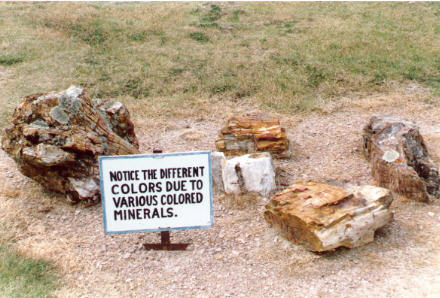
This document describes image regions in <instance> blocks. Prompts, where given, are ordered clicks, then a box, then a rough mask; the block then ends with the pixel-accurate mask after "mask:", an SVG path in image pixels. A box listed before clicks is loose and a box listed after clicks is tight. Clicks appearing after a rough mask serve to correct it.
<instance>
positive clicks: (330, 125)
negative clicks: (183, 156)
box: [0, 95, 440, 297]
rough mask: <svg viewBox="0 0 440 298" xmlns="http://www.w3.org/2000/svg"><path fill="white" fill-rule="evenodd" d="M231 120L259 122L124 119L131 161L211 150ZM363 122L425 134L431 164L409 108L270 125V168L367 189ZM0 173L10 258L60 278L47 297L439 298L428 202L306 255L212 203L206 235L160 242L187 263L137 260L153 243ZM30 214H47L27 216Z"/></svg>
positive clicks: (258, 211) (4, 165)
mask: <svg viewBox="0 0 440 298" xmlns="http://www.w3.org/2000/svg"><path fill="white" fill-rule="evenodd" d="M374 98H375V100H376V101H377V100H378V99H377V98H382V99H381V100H379V101H380V102H382V101H384V100H385V101H386V100H387V98H386V96H379V95H377V96H375V97H374ZM371 100H372V99H371ZM394 100H395V99H393V98H391V99H389V102H391V103H393V102H394ZM408 100H409V99H408ZM365 102H366V101H365ZM409 102H411V101H409ZM217 108H218V107H214V108H213V109H217ZM234 109H235V110H238V111H239V113H242V115H243V116H256V115H257V116H258V115H263V114H264V112H262V111H259V110H257V109H255V108H253V109H248V107H238V108H237V107H235V108H234V107H225V108H224V109H223V110H221V109H220V108H219V111H221V112H220V113H218V114H216V115H214V114H206V115H197V116H194V117H188V118H186V119H141V117H138V118H135V119H136V127H137V131H136V133H137V135H138V136H139V140H140V148H141V152H152V150H153V149H162V150H164V152H177V151H187V150H188V151H189V150H214V149H215V147H214V141H215V139H216V138H217V133H218V131H219V129H220V128H221V127H222V126H223V125H224V123H225V120H226V119H227V118H228V117H229V116H231V113H232V112H233V111H234ZM375 112H390V113H395V114H400V115H402V116H403V117H406V118H408V119H410V120H414V121H415V122H416V123H417V124H418V125H419V126H420V127H421V129H422V133H426V135H427V136H426V143H427V145H428V148H430V149H432V150H433V151H435V150H437V151H435V152H436V153H435V154H434V156H435V159H436V162H437V163H438V162H439V152H438V148H439V146H438V145H439V138H438V134H437V128H440V120H438V119H436V116H435V115H438V114H439V112H440V110H439V109H438V108H433V107H432V106H431V107H430V108H429V107H428V106H426V107H425V106H424V104H423V102H420V101H417V107H413V106H411V105H410V104H408V105H403V107H402V108H399V107H397V106H394V104H389V105H387V104H383V105H379V106H375V105H372V106H371V108H365V106H362V105H351V106H347V105H345V104H344V105H342V106H340V107H339V108H338V109H336V110H334V111H332V112H329V113H328V114H324V115H323V114H312V115H308V116H301V115H292V116H289V115H276V114H271V115H272V116H280V117H281V123H282V126H283V127H286V129H287V132H288V136H289V138H290V139H291V140H292V141H293V146H292V147H293V148H292V149H293V150H292V151H293V152H294V156H293V157H292V159H291V160H277V161H275V164H276V166H277V167H278V168H279V169H281V172H282V173H283V176H284V177H283V179H284V180H285V182H286V183H292V182H294V181H296V180H299V179H313V180H315V181H327V180H346V181H351V182H355V183H371V184H374V181H373V180H372V178H371V176H370V168H369V165H368V163H367V162H366V161H365V159H364V158H363V156H362V151H361V131H362V128H363V126H364V125H365V123H366V122H367V120H368V119H369V117H370V116H371V114H373V113H375ZM439 132H440V130H439ZM436 148H437V149H436ZM0 169H1V171H0V181H2V183H3V186H2V188H0V190H1V193H0V205H1V208H0V221H2V222H6V223H8V226H9V229H10V230H12V231H15V233H16V237H17V242H16V247H17V249H19V251H21V252H22V253H24V254H26V255H29V256H37V257H42V258H45V259H49V260H52V261H54V262H55V263H56V264H57V266H58V267H59V268H60V269H61V270H62V271H63V274H65V275H64V279H63V283H62V286H61V288H60V289H59V290H58V291H57V292H56V295H57V296H60V297H66V296H68V297H71V296H72V297H79V296H84V297H104V296H105V297H112V296H124V297H138V296H149V297H163V296H177V297H182V296H183V297H193V296H239V297H241V296H243V297H249V296H251V297H253V296H258V297H261V296H300V297H302V296H304V297H310V296H318V297H328V296H333V297H336V296H337V297H353V296H370V297H371V296H381V297H383V296H387V297H395V296H430V295H431V296H435V295H436V294H437V295H438V294H440V248H439V245H438V243H440V201H436V202H434V203H433V204H430V205H426V204H422V203H415V202H411V201H407V200H405V199H403V198H401V197H396V199H395V201H394V202H393V204H392V209H393V210H394V213H395V220H394V221H393V222H392V223H391V224H389V225H387V226H386V227H384V228H383V229H381V230H380V231H379V232H378V233H377V235H376V239H375V242H373V243H370V244H368V245H366V246H363V247H360V248H356V249H351V250H349V249H338V250H336V251H335V252H331V253H325V254H314V253H310V252H308V251H306V250H305V249H304V248H302V247H301V246H298V245H294V244H292V243H290V242H288V241H286V240H284V239H283V238H281V237H280V236H279V234H278V233H277V232H276V231H274V230H273V229H271V228H268V226H267V224H266V222H265V221H264V218H263V209H264V204H265V203H266V201H267V199H260V200H256V201H255V200H253V201H249V206H247V208H246V209H243V208H233V206H234V204H228V203H227V201H226V200H224V199H223V197H222V196H221V195H219V194H216V195H215V198H214V220H215V223H214V227H213V228H211V229H203V230H191V231H177V232H172V233H171V237H172V241H174V242H190V243H192V244H191V246H190V249H189V250H188V251H184V252H154V251H145V250H143V248H142V244H143V243H146V242H149V243H153V242H158V241H159V237H158V235H157V234H156V233H142V234H123V235H111V236H109V235H104V232H103V221H102V210H101V206H100V205H97V206H94V207H91V208H83V206H81V205H75V206H71V205H68V204H66V203H64V200H63V198H61V197H59V196H57V195H54V194H52V193H47V192H45V191H44V190H42V189H41V187H40V186H38V185H37V184H36V183H34V182H33V181H31V180H30V179H28V178H26V177H24V176H22V175H21V174H20V173H19V172H18V171H17V169H16V166H15V164H14V163H13V161H12V160H11V159H10V158H8V157H7V156H6V154H5V153H4V152H3V151H0ZM41 205H44V206H46V207H50V208H40V211H39V206H41ZM231 206H232V207H231Z"/></svg>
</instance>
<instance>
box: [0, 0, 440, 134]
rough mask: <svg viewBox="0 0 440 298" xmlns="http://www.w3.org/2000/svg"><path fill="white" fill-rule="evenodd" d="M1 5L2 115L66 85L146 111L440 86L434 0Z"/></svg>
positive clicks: (311, 102)
mask: <svg viewBox="0 0 440 298" xmlns="http://www.w3.org/2000/svg"><path fill="white" fill-rule="evenodd" d="M0 13H1V15H2V21H1V22H0V29H1V31H0V32H1V33H0V48H1V50H2V52H1V54H0V65H1V66H3V67H6V68H7V69H8V70H10V71H9V72H8V75H7V80H8V83H7V84H5V85H4V87H3V88H4V89H3V90H4V92H3V94H2V95H1V98H0V100H2V101H3V102H4V103H5V104H4V105H3V107H2V111H1V112H2V114H3V120H2V121H3V122H2V123H3V125H4V123H5V120H4V119H5V117H7V116H8V115H10V113H11V110H12V107H13V106H14V105H15V104H16V103H17V101H18V99H19V98H20V97H22V96H23V95H26V94H29V93H33V92H37V91H49V90H60V89H64V88H66V87H67V86H68V85H70V84H72V83H74V84H79V85H83V86H85V87H87V89H88V90H89V91H90V92H91V93H92V95H93V96H95V97H110V98H118V99H120V100H122V101H124V102H126V103H129V105H130V106H131V107H132V108H133V109H136V110H139V111H140V112H142V113H143V114H144V115H145V116H149V117H156V116H158V115H163V114H167V115H180V114H187V113H196V114H197V113H203V109H205V108H204V107H205V106H207V105H212V104H216V103H217V104H220V105H222V104H225V103H232V104H234V105H241V104H246V103H251V104H252V105H254V106H257V107H263V108H265V109H268V110H278V111H284V112H289V113H290V112H292V111H299V112H302V111H306V112H307V111H313V110H318V111H319V110H322V109H323V107H324V106H325V105H326V104H327V103H333V102H338V101H339V98H340V97H343V96H351V94H353V93H360V94H363V93H365V92H382V93H383V92H394V91H396V90H398V89H399V88H401V86H402V84H406V82H409V81H412V82H416V83H418V84H421V85H423V86H425V87H427V88H430V90H432V92H433V94H437V90H438V89H439V80H438V75H439V68H440V66H439V65H440V60H439V59H438V54H439V45H440V44H439V39H438V38H437V35H438V33H439V32H440V27H439V26H438V23H437V15H439V14H440V6H439V5H438V4H437V3H417V4H409V3H278V4H269V3H259V4H253V3H239V4H236V3H216V4H202V3H160V4H159V3H38V4H36V3H2V4H1V5H0ZM428 101H432V103H436V102H437V100H435V99H432V98H431V99H429V100H428ZM176 106H177V107H179V108H178V109H176V108H175V107H176Z"/></svg>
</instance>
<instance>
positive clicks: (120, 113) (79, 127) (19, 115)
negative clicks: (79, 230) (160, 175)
mask: <svg viewBox="0 0 440 298" xmlns="http://www.w3.org/2000/svg"><path fill="white" fill-rule="evenodd" d="M138 147H139V145H138V141H137V138H136V135H135V133H134V125H133V123H132V122H131V121H130V116H129V113H128V110H127V109H126V108H125V107H124V105H122V104H121V103H119V102H112V101H105V100H100V99H96V100H92V99H91V98H90V97H89V95H88V94H87V92H86V91H85V90H84V89H82V88H80V87H76V86H71V87H70V88H68V89H67V90H65V91H63V92H59V93H55V92H54V93H48V94H41V93H40V94H33V95H28V96H26V97H24V99H23V101H22V103H21V104H20V105H19V106H18V107H17V108H16V109H15V111H14V114H13V120H12V125H11V126H9V127H7V128H6V129H5V131H4V134H3V137H2V148H3V150H4V151H6V152H7V153H8V154H9V156H10V157H12V158H13V159H14V160H15V162H16V163H17V165H18V168H19V170H20V171H21V172H22V173H23V174H24V175H26V176H28V177H30V178H32V179H34V180H36V181H38V182H39V183H41V184H42V185H43V186H44V187H46V188H47V189H49V190H53V191H57V192H61V193H64V194H67V195H68V198H69V200H71V201H73V202H78V201H81V200H86V201H97V200H99V169H98V156H99V155H119V154H134V153H138Z"/></svg>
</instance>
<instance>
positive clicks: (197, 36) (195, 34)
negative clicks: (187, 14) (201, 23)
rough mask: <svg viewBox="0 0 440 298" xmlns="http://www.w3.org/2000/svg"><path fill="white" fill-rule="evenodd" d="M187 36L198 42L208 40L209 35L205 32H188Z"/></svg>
mask: <svg viewBox="0 0 440 298" xmlns="http://www.w3.org/2000/svg"><path fill="white" fill-rule="evenodd" d="M189 37H190V38H192V39H194V40H196V41H198V42H208V41H209V37H208V36H206V34H204V33H203V32H191V33H190V34H189Z"/></svg>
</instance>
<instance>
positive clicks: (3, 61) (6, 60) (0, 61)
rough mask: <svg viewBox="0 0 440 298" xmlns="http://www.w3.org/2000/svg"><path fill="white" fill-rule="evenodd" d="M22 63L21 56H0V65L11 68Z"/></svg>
mask: <svg viewBox="0 0 440 298" xmlns="http://www.w3.org/2000/svg"><path fill="white" fill-rule="evenodd" d="M23 61H24V58H23V57H22V56H8V55H6V56H0V65H5V66H11V65H14V64H17V63H21V62H23Z"/></svg>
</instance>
